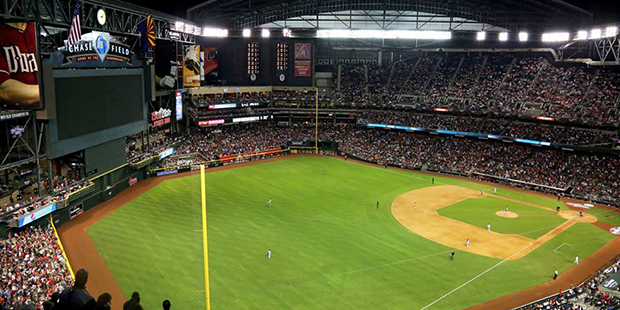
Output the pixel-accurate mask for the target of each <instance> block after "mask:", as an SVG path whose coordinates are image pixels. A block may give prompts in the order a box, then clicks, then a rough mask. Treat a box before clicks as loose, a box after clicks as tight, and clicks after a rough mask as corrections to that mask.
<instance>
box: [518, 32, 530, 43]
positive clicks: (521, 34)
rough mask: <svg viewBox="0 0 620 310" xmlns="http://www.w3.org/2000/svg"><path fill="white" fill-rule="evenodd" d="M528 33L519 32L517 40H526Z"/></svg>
mask: <svg viewBox="0 0 620 310" xmlns="http://www.w3.org/2000/svg"><path fill="white" fill-rule="evenodd" d="M528 38H529V35H528V34H527V32H519V42H527V39H528Z"/></svg>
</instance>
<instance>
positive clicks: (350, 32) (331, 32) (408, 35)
mask: <svg viewBox="0 0 620 310" xmlns="http://www.w3.org/2000/svg"><path fill="white" fill-rule="evenodd" d="M317 37H319V38H345V39H348V38H356V39H411V40H450V39H451V38H452V32H450V31H419V30H363V29H357V30H355V29H320V30H317Z"/></svg>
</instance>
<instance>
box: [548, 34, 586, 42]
mask: <svg viewBox="0 0 620 310" xmlns="http://www.w3.org/2000/svg"><path fill="white" fill-rule="evenodd" d="M587 37H588V33H587V32H586V38H587ZM569 39H570V34H569V33H568V32H548V33H543V34H542V41H543V42H566V41H568V40H569Z"/></svg>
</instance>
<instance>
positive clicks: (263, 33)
mask: <svg viewBox="0 0 620 310" xmlns="http://www.w3.org/2000/svg"><path fill="white" fill-rule="evenodd" d="M260 35H261V37H263V38H269V36H270V35H271V32H270V31H269V29H263V30H262V31H261V33H260Z"/></svg>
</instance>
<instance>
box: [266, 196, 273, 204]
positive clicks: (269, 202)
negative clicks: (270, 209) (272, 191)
mask: <svg viewBox="0 0 620 310" xmlns="http://www.w3.org/2000/svg"><path fill="white" fill-rule="evenodd" d="M272 201H273V199H271V198H269V201H267V204H268V205H270V206H271V202H272Z"/></svg>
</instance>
